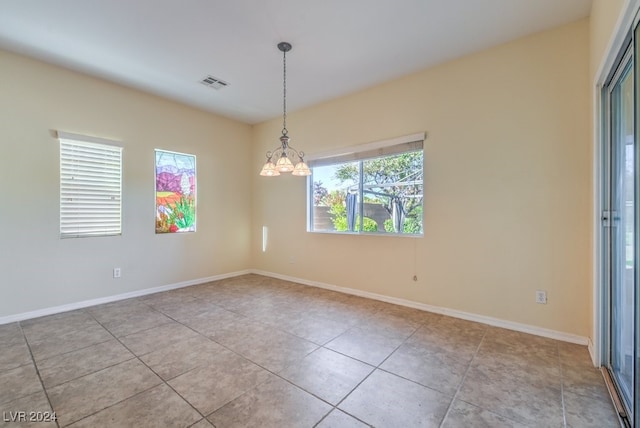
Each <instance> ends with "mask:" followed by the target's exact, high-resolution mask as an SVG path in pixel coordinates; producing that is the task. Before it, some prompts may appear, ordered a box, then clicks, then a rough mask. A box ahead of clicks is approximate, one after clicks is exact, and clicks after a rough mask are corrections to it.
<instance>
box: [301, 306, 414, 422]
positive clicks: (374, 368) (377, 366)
mask: <svg viewBox="0 0 640 428" xmlns="http://www.w3.org/2000/svg"><path fill="white" fill-rule="evenodd" d="M378 312H380V310H378V311H376V312H375V313H374V314H372V315H375V314H377V313H378ZM425 324H426V322H423V323H420V325H418V326H417V327H416V328H415V329H414V330H413V332H412V333H411V334H410V335H409V336H407V337H406V338H405V339H404V340H403V341H402V342H401V343H400V344H399V345H398V346H396V347H395V349H394V350H393V351H391V352H390V353H389V355H387V356H386V357H385V358H384V359H383V360H382V361H381V362H380V363H379V364H378V365H376V366H373V365H372V364H369V363H367V362H365V361H361V360H358V359H357V358H353V357H351V356H349V355H346V354H343V353H341V352H338V351H334V350H333V349H330V348H325V347H324V346H322V348H323V349H326V350H328V351H332V352H336V353H338V354H340V355H343V356H345V357H348V358H352V359H354V360H356V361H360V362H362V363H364V364H367V365H368V366H370V367H373V370H371V372H370V373H369V374H367V375H366V376H365V377H364V378H363V379H362V380H361V381H360V382H358V384H357V385H356V386H354V387H353V388H352V389H351V391H349V392H348V393H347V394H346V395H345V396H344V397H342V399H341V400H340V401H338V403H337V404H336V405H335V406H333V407H334V409H333V410H339V411H341V412H344V413H345V414H347V415H349V416H351V417H353V418H354V419H356V420H358V421H360V422H362V423H364V424H365V425H368V426H371V425H370V424H369V423H367V422H365V421H363V420H361V419H359V418H357V417H356V416H354V415H352V414H350V413H348V412H346V411H344V410H343V409H339V408H338V406H340V404H342V403H343V402H344V401H345V400H346V399H347V398H348V397H349V396H350V395H351V394H352V393H353V392H354V391H355V390H356V389H358V387H359V386H360V385H362V384H363V383H364V381H365V380H367V379H368V378H369V377H370V376H371V375H372V374H373V373H375V371H376V370H382V371H384V372H385V373H388V372H387V371H386V370H383V369H381V368H380V366H381V365H382V364H384V362H385V361H387V360H388V359H389V358H390V357H391V356H392V355H393V354H395V352H396V351H397V350H398V349H399V348H400V347H401V346H402V345H404V344H405V343H406V342H407V341H408V340H409V338H411V337H412V336H413V335H414V334H416V332H417V331H418V330H419V329H420V328H421V327H422V326H424V325H425ZM354 327H357V324H356V325H354V326H352V327H350V328H349V330H351V329H352V328H354ZM349 330H347V331H349ZM347 331H345V332H343V333H342V334H340V335H338V336H336V338H337V337H340V336H342V335H343V334H345V333H346V332H347ZM327 343H328V342H327ZM391 374H393V373H391ZM393 375H394V376H397V375H395V374H393ZM398 377H401V376H398ZM401 378H402V377H401ZM402 379H404V378H402ZM407 380H409V379H407ZM409 381H410V382H412V383H416V382H413V381H411V380H409ZM418 385H420V384H418ZM420 386H423V385H420ZM333 410H332V411H333ZM329 413H331V412H329ZM329 413H327V414H326V415H325V416H324V417H323V418H322V419H320V420H319V421H318V422H317V423H316V425H314V427H315V426H317V425H319V424H320V423H321V422H322V421H323V420H324V419H325V418H326V417H327V416H328V415H329Z"/></svg>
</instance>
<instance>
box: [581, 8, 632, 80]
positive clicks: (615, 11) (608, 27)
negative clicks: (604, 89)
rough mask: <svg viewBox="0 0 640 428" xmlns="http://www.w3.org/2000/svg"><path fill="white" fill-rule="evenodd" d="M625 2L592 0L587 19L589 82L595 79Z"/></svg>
mask: <svg viewBox="0 0 640 428" xmlns="http://www.w3.org/2000/svg"><path fill="white" fill-rule="evenodd" d="M624 3H625V0H593V4H592V5H591V16H590V18H589V28H590V32H589V34H590V44H591V62H590V72H591V74H590V76H591V80H590V81H591V82H593V81H594V79H595V78H596V73H597V72H598V68H599V67H600V64H601V63H602V61H603V59H604V56H605V55H606V50H607V48H608V47H609V43H610V42H611V38H612V35H613V31H614V27H615V25H616V23H617V21H618V18H619V16H620V12H621V11H622V8H623V6H624Z"/></svg>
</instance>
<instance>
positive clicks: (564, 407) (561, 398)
mask: <svg viewBox="0 0 640 428" xmlns="http://www.w3.org/2000/svg"><path fill="white" fill-rule="evenodd" d="M556 353H557V355H558V368H559V369H560V401H561V403H562V426H563V427H564V428H567V409H566V406H565V402H564V368H563V366H562V357H561V356H560V343H559V342H556Z"/></svg>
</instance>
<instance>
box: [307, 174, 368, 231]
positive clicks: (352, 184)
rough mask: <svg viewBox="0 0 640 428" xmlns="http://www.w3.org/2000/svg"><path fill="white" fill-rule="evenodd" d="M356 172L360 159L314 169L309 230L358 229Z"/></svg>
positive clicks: (357, 184)
mask: <svg viewBox="0 0 640 428" xmlns="http://www.w3.org/2000/svg"><path fill="white" fill-rule="evenodd" d="M359 175H360V163H359V162H348V163H342V164H337V165H328V166H319V167H315V168H313V170H312V176H311V178H312V182H313V200H312V204H313V206H312V209H313V212H312V219H313V224H312V228H313V229H312V230H314V231H316V232H354V231H356V232H357V231H359V227H360V221H359V216H360V213H359V211H360V209H359V207H360V200H359V198H358V188H359V183H360V179H359Z"/></svg>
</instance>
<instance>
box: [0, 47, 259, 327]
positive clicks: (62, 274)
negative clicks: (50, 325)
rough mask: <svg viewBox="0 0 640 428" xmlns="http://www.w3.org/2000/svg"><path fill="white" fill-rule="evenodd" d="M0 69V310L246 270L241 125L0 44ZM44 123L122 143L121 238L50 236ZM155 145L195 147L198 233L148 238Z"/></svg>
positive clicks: (53, 182) (54, 183) (53, 229)
mask: <svg viewBox="0 0 640 428" xmlns="http://www.w3.org/2000/svg"><path fill="white" fill-rule="evenodd" d="M0 76H1V78H0V148H1V150H0V177H1V179H2V183H3V186H2V189H3V191H2V208H0V220H1V221H0V223H1V224H2V234H1V237H0V242H1V245H0V297H1V298H0V317H2V316H8V315H12V314H20V313H24V312H28V311H33V310H38V309H43V308H49V307H54V306H58V305H64V304H69V303H74V302H79V301H83V300H88V299H94V298H100V297H105V296H111V295H117V294H121V293H126V292H131V291H136V290H141V289H145V288H150V287H157V286H162V285H167V284H173V283H178V282H182V281H188V280H193V279H197V278H203V277H209V276H213V275H218V274H224V273H229V272H233V271H238V270H243V269H248V268H249V267H250V265H249V245H250V236H249V231H248V228H247V225H248V224H249V223H250V215H251V213H250V206H251V200H250V194H249V191H248V189H249V188H250V186H251V184H250V181H249V179H248V178H247V174H246V171H244V170H238V169H237V168H236V166H237V165H238V164H242V160H243V159H247V158H248V157H249V156H250V150H251V128H250V126H248V125H245V124H242V123H239V122H235V121H232V120H228V119H225V118H221V117H217V116H214V115H211V114H208V113H205V112H202V111H198V110H195V109H192V108H189V107H185V106H183V105H180V104H177V103H173V102H169V101H166V100H163V99H161V98H158V97H155V96H151V95H148V94H144V93H141V92H137V91H134V90H131V89H127V88H124V87H122V86H118V85H115V84H111V83H107V82H105V81H102V80H99V79H95V78H92V77H88V76H85V75H82V74H78V73H74V72H71V71H68V70H64V69H61V68H58V67H55V66H51V65H47V64H44V63H41V62H37V61H33V60H31V59H27V58H25V57H21V56H18V55H15V54H11V53H8V52H4V51H0ZM52 130H62V131H67V132H73V133H80V134H85V135H93V136H97V137H103V138H110V139H114V140H121V141H122V142H123V145H124V154H123V164H124V168H123V176H124V179H123V180H124V182H123V192H124V194H123V234H122V236H120V237H108V238H84V239H64V240H61V239H60V238H59V236H58V231H59V223H58V222H59V214H58V211H59V199H58V195H59V183H58V180H59V161H58V159H59V146H58V142H57V140H56V139H55V138H54V137H53V136H52V134H51V132H52ZM154 148H161V149H166V150H175V151H181V152H186V153H191V154H195V155H196V156H197V169H198V171H197V173H198V211H197V215H198V231H197V232H196V233H193V234H180V235H177V234H176V235H155V232H154V176H153V170H154ZM116 266H118V267H121V268H122V278H121V279H117V280H116V279H113V278H112V269H113V268H114V267H116Z"/></svg>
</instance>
